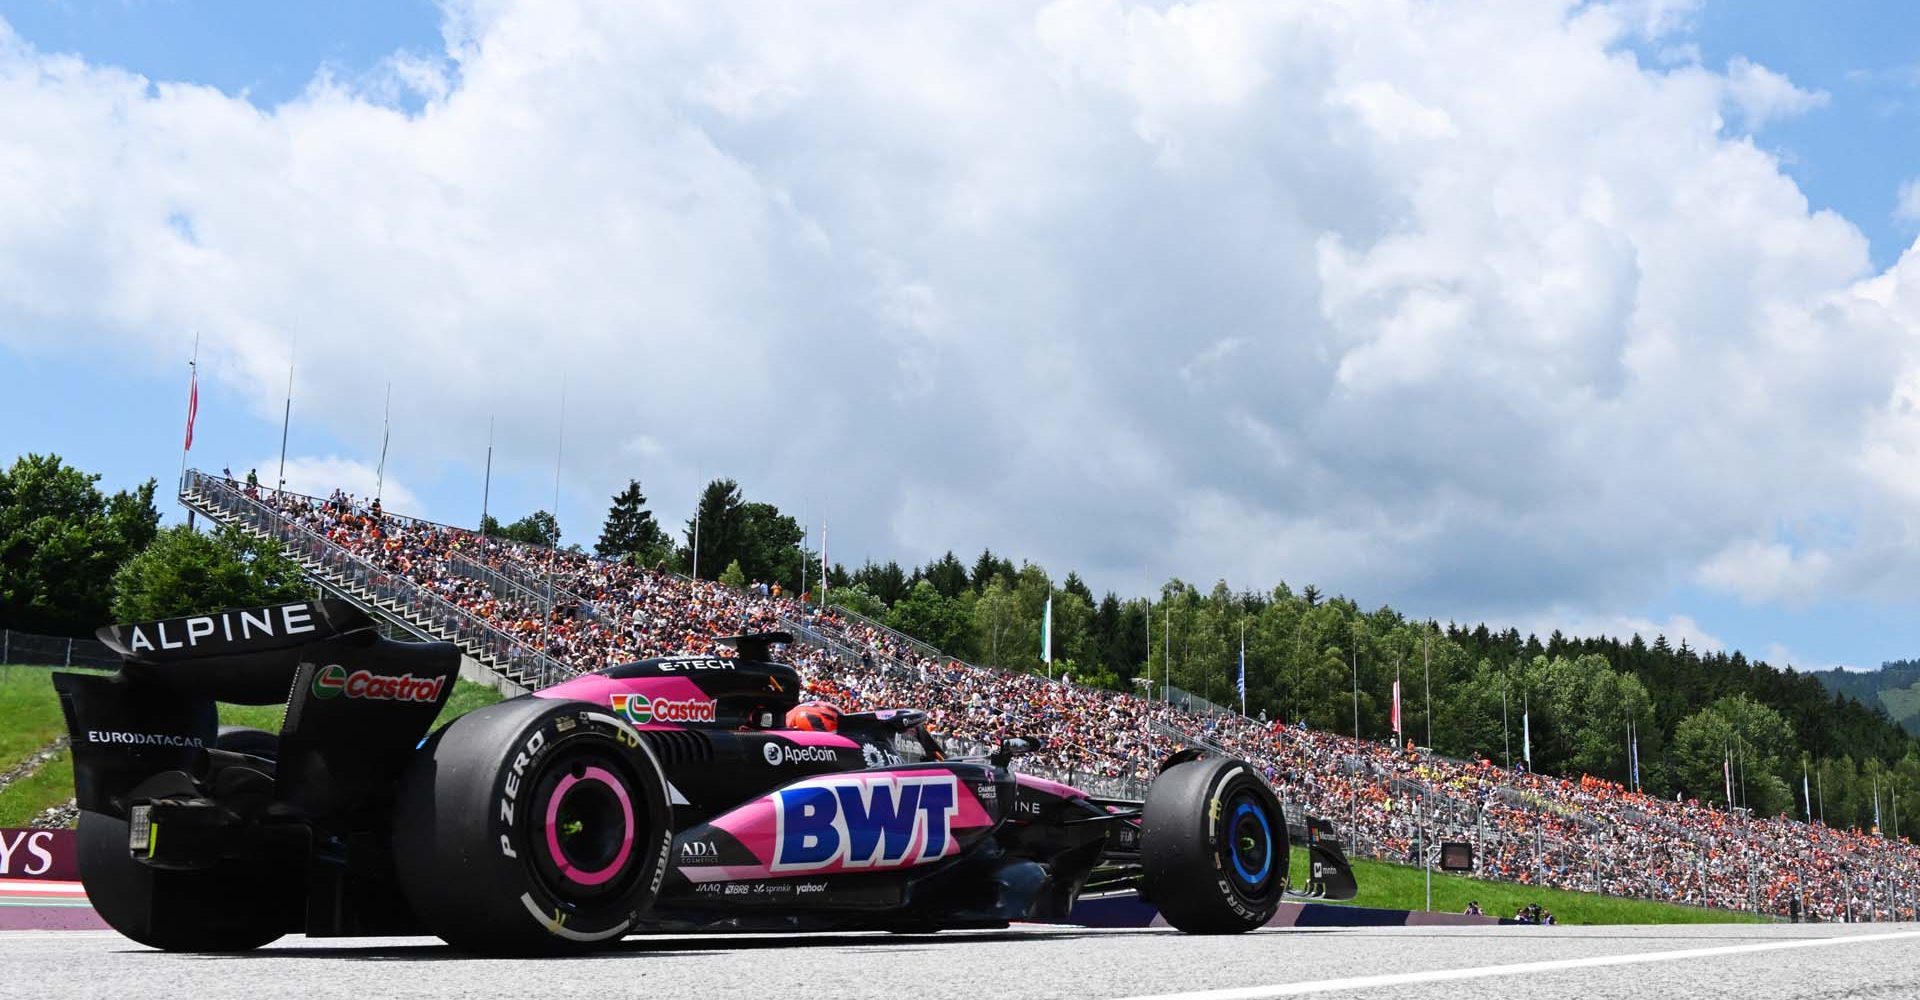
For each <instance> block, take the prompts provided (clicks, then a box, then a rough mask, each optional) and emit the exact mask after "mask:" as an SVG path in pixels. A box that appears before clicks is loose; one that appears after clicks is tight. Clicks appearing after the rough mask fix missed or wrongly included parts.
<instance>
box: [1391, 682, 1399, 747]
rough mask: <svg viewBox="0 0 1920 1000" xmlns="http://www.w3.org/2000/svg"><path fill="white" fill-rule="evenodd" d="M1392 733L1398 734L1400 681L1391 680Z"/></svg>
mask: <svg viewBox="0 0 1920 1000" xmlns="http://www.w3.org/2000/svg"><path fill="white" fill-rule="evenodd" d="M1393 734H1394V735H1395V736H1399V735H1400V682H1399V681H1397V680H1396V681H1394V682H1393Z"/></svg>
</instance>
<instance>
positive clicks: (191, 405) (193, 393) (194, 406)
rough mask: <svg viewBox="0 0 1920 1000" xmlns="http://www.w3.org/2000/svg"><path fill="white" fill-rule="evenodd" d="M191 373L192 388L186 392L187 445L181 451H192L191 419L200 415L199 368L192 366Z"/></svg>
mask: <svg viewBox="0 0 1920 1000" xmlns="http://www.w3.org/2000/svg"><path fill="white" fill-rule="evenodd" d="M192 371H193V376H192V388H191V389H189V390H187V443H186V445H185V447H184V448H183V449H182V450H184V451H192V450H193V418H194V417H196V416H198V415H199V413H200V368H199V366H197V365H196V366H194V367H193V368H192Z"/></svg>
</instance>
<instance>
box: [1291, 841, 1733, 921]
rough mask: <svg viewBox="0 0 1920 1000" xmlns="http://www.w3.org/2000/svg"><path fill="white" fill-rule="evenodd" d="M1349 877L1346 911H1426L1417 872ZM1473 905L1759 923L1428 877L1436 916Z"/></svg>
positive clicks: (1565, 914)
mask: <svg viewBox="0 0 1920 1000" xmlns="http://www.w3.org/2000/svg"><path fill="white" fill-rule="evenodd" d="M1293 865H1294V868H1293V869H1292V870H1293V871H1295V872H1303V871H1306V870H1307V854H1306V852H1305V851H1303V850H1299V849H1295V850H1294V852H1293ZM1353 875H1354V878H1355V880H1356V881H1358V882H1359V883H1360V894H1359V896H1357V897H1355V898H1354V899H1353V900H1352V902H1350V903H1348V904H1346V905H1350V906H1374V907H1379V908H1381V909H1388V910H1421V909H1425V908H1426V881H1425V874H1424V873H1423V872H1422V871H1421V870H1420V869H1418V868H1412V867H1409V866H1406V865H1395V864H1388V863H1386V862H1382V861H1355V862H1354V863H1353ZM1473 900H1478V901H1479V903H1480V909H1481V910H1482V911H1483V912H1485V913H1486V914H1487V915H1488V916H1496V917H1511V916H1513V915H1514V914H1515V913H1516V912H1518V911H1519V910H1520V908H1521V907H1523V906H1526V905H1527V904H1529V903H1539V904H1540V905H1541V906H1543V907H1546V908H1547V909H1548V910H1551V911H1553V915H1554V919H1556V920H1557V921H1559V922H1560V923H1563V924H1751V923H1759V922H1761V918H1760V917H1757V916H1755V915H1754V914H1751V913H1740V912H1736V911H1733V910H1711V909H1706V908H1704V907H1695V906H1677V905H1674V904H1672V903H1656V902H1653V901H1651V900H1644V899H1628V898H1624V897H1620V896H1602V895H1599V894H1597V893H1591V892H1571V891H1568V890H1566V889H1547V888H1542V887H1539V886H1530V885H1518V884H1515V883H1512V882H1495V881H1492V880H1489V879H1477V878H1467V877H1465V876H1461V875H1446V874H1442V873H1440V872H1437V871H1436V872H1434V873H1433V908H1434V910H1435V911H1437V912H1443V913H1462V912H1465V911H1466V908H1467V903H1468V902H1469V901H1473Z"/></svg>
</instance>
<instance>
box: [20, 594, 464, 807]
mask: <svg viewBox="0 0 1920 1000" xmlns="http://www.w3.org/2000/svg"><path fill="white" fill-rule="evenodd" d="M98 634H99V636H100V640H101V641H102V642H104V643H106V644H107V645H108V646H110V647H112V648H113V649H114V650H115V651H116V652H118V653H119V654H120V655H121V657H122V661H121V665H120V670H119V672H118V673H115V674H113V675H110V676H102V675H99V674H76V673H56V674H54V677H53V683H54V689H55V690H56V691H58V692H59V694H60V707H61V710H62V711H63V712H64V713H65V715H66V717H67V729H68V732H69V733H70V735H71V738H72V746H73V770H74V793H75V797H76V798H77V799H78V802H79V806H80V808H81V809H84V810H90V811H94V812H104V813H109V814H112V815H118V816H124V815H125V805H126V802H127V799H128V796H129V794H130V793H131V792H132V791H133V789H135V788H136V787H137V786H139V785H140V784H141V783H142V782H145V781H147V780H148V779H150V778H152V777H154V776H155V775H158V774H162V773H164V772H168V771H181V772H185V773H187V774H188V775H195V776H199V775H202V774H204V773H205V772H206V771H207V769H208V767H209V761H210V760H211V758H210V757H209V755H210V754H212V753H214V752H215V751H216V750H217V748H216V746H215V743H216V739H217V737H218V733H219V717H218V708H217V705H216V703H217V702H233V703H239V704H248V705H270V704H275V703H284V704H285V705H286V706H287V713H286V719H285V722H284V724H283V725H282V726H281V729H280V733H279V740H278V744H277V746H278V761H277V772H278V779H277V781H276V782H275V796H276V798H277V799H279V800H280V801H281V802H283V803H286V804H288V805H291V806H293V807H295V808H296V809H298V810H299V811H301V812H305V813H308V814H324V813H330V812H337V811H340V810H342V809H345V808H348V807H349V806H351V805H352V804H354V803H355V802H358V801H361V800H363V799H365V798H366V797H367V796H368V795H371V794H377V793H378V792H379V791H381V790H382V789H383V788H384V787H388V786H391V784H392V782H393V776H394V775H395V774H397V773H398V764H399V763H400V762H401V761H402V760H403V759H404V757H405V755H406V754H407V753H408V752H410V751H411V750H412V749H413V748H414V746H415V744H417V743H418V742H419V740H420V738H421V737H422V736H424V735H426V733H427V729H428V727H429V726H431V725H432V724H433V720H434V718H435V716H437V715H438V714H439V712H440V707H441V706H442V705H444V704H446V701H447V698H448V697H450V696H451V695H452V694H453V686H454V680H455V678H456V677H457V676H458V674H459V671H460V650H459V648H458V647H456V646H454V645H453V644H452V643H446V642H398V641H395V640H391V639H385V638H382V637H381V636H380V634H379V632H378V630H377V629H375V627H374V622H373V619H372V618H371V617H369V616H368V615H367V614H365V613H364V612H362V611H360V610H359V609H357V608H355V607H353V606H352V605H349V604H346V603H344V602H341V601H334V600H317V601H300V602H295V603H290V604H280V605H274V606H271V607H264V608H247V609H235V610H230V611H222V612H218V613H215V614H208V615H190V616H186V617H182V618H169V619H166V620H164V621H154V622H141V623H138V624H133V625H113V626H109V627H107V628H103V629H100V630H99V633H98Z"/></svg>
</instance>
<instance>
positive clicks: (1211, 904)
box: [1140, 757, 1288, 934]
mask: <svg viewBox="0 0 1920 1000" xmlns="http://www.w3.org/2000/svg"><path fill="white" fill-rule="evenodd" d="M1140 855H1141V864H1142V868H1143V869H1144V870H1143V873H1142V877H1141V882H1142V886H1141V888H1142V890H1143V891H1144V893H1145V895H1146V896H1147V898H1149V899H1151V900H1153V902H1154V905H1156V906H1158V907H1159V908H1160V914H1161V916H1163V917H1165V918H1166V919H1167V923H1169V924H1172V925H1173V926H1174V927H1177V928H1179V929H1180V930H1182V931H1185V932H1187V933H1189V934H1240V933H1244V932H1246V931H1250V930H1252V929H1254V928H1256V927H1260V926H1263V925H1265V924H1266V922H1267V921H1268V920H1271V919H1272V918H1273V914H1274V912H1275V911H1276V910H1278V909H1279V908H1280V901H1281V899H1282V898H1283V897H1284V896H1285V894H1286V886H1287V861H1288V842H1287V822H1286V817H1285V815H1284V814H1283V813H1282V811H1281V808H1280V800H1279V799H1278V798H1277V797H1275V796H1274V794H1273V789H1271V788H1269V787H1267V783H1266V781H1265V780H1263V779H1262V778H1261V777H1260V775H1259V774H1257V773H1256V772H1255V771H1254V770H1253V768H1252V767H1251V766H1249V765H1248V764H1247V763H1246V762H1244V761H1239V760H1233V759H1231V758H1225V757H1211V758H1205V759H1202V760H1196V761H1190V762H1187V763H1183V764H1180V765H1178V766H1176V767H1172V768H1169V769H1168V770H1167V771H1165V772H1164V773H1162V774H1161V775H1160V776H1159V777H1158V778H1156V779H1154V782H1153V784H1152V785H1150V786H1148V788H1147V802H1146V807H1145V809H1144V815H1143V816H1142V817H1141V823H1140Z"/></svg>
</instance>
